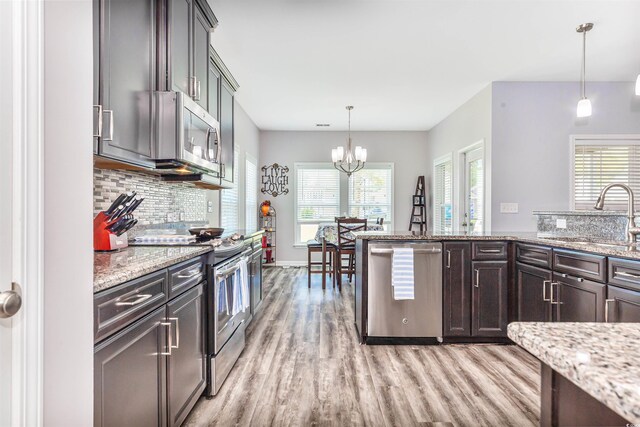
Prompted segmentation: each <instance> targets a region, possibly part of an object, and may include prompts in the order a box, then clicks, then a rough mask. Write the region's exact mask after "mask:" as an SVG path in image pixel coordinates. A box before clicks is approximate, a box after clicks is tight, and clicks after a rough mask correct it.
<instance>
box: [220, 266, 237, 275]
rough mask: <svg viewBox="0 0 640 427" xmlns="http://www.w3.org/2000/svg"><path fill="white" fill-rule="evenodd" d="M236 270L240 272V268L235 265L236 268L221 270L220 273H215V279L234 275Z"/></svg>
mask: <svg viewBox="0 0 640 427" xmlns="http://www.w3.org/2000/svg"><path fill="white" fill-rule="evenodd" d="M238 270H240V266H239V265H236V266H233V267H231V268H227V269H226V270H222V271H219V272H216V277H227V276H229V275H230V274H232V273H235V272H236V271H238Z"/></svg>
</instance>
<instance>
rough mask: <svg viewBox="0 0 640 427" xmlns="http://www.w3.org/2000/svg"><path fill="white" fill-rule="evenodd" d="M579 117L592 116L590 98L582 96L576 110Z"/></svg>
mask: <svg viewBox="0 0 640 427" xmlns="http://www.w3.org/2000/svg"><path fill="white" fill-rule="evenodd" d="M576 114H577V116H578V117H590V116H591V101H589V99H588V98H582V99H581V100H580V101H578V108H577V110H576Z"/></svg>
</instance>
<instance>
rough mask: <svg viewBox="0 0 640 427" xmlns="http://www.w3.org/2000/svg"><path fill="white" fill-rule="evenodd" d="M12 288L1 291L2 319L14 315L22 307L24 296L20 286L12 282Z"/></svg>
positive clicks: (0, 315)
mask: <svg viewBox="0 0 640 427" xmlns="http://www.w3.org/2000/svg"><path fill="white" fill-rule="evenodd" d="M12 288H13V289H12V290H10V291H4V292H0V319H6V318H8V317H12V316H14V315H15V314H16V313H17V312H18V311H20V307H22V297H21V296H20V287H19V286H18V285H17V284H16V283H13V284H12Z"/></svg>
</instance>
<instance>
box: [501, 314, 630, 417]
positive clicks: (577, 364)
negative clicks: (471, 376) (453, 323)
mask: <svg viewBox="0 0 640 427" xmlns="http://www.w3.org/2000/svg"><path fill="white" fill-rule="evenodd" d="M508 335H509V338H511V339H512V340H513V341H514V342H515V343H516V344H518V345H520V346H521V347H522V348H524V349H525V350H527V351H528V352H529V353H531V354H533V355H534V356H536V357H537V358H538V359H540V361H541V362H543V363H545V364H547V365H548V366H549V367H551V368H552V369H553V370H554V371H556V372H558V373H559V374H561V375H563V376H564V377H566V378H567V379H569V380H570V381H571V382H573V383H574V384H575V385H576V386H578V387H580V388H581V389H582V390H584V391H585V392H587V393H589V394H590V395H591V396H592V397H594V398H595V399H597V400H598V401H600V402H602V403H603V404H604V405H606V406H607V407H609V408H610V409H611V410H613V411H614V412H616V413H617V414H619V415H620V416H622V417H624V418H625V419H627V420H628V421H629V422H631V423H633V424H640V360H639V359H638V355H639V354H640V324H638V323H560V322H558V323H538V322H515V323H511V324H510V325H509V328H508Z"/></svg>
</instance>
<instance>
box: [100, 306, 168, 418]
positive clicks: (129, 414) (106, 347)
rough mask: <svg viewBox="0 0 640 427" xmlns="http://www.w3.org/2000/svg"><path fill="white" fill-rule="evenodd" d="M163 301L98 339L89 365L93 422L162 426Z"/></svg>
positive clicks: (164, 341) (165, 348) (165, 326)
mask: <svg viewBox="0 0 640 427" xmlns="http://www.w3.org/2000/svg"><path fill="white" fill-rule="evenodd" d="M169 331H170V329H169V325H168V322H167V321H166V315H165V307H164V306H163V307H161V308H158V309H157V310H155V311H154V312H152V313H151V314H149V315H148V316H146V317H145V318H143V319H141V320H139V321H138V322H136V323H134V324H133V325H131V326H130V327H128V328H127V329H125V330H124V331H122V332H120V333H119V334H117V335H115V336H114V337H113V338H109V339H108V340H107V341H105V342H104V343H102V344H100V345H98V346H97V347H96V350H95V354H94V359H93V365H94V370H93V372H94V374H93V375H94V396H93V398H94V402H95V403H94V426H96V427H107V426H136V427H144V426H148V427H157V426H166V425H167V422H166V421H167V420H166V414H165V410H166V355H167V354H168V353H169V348H168V346H167V344H168V342H167V335H168V332H169Z"/></svg>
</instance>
